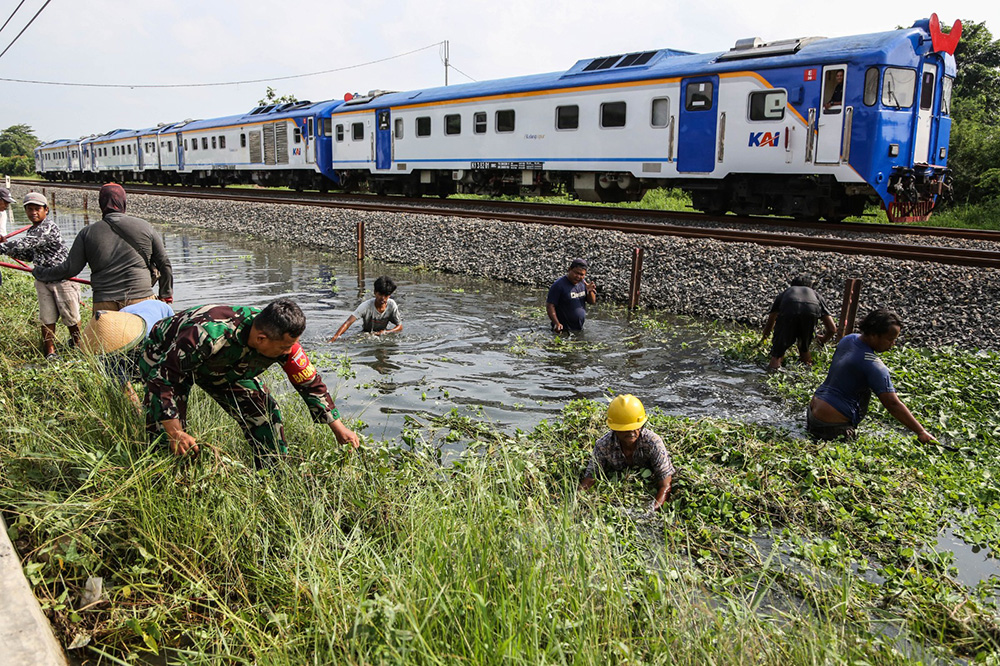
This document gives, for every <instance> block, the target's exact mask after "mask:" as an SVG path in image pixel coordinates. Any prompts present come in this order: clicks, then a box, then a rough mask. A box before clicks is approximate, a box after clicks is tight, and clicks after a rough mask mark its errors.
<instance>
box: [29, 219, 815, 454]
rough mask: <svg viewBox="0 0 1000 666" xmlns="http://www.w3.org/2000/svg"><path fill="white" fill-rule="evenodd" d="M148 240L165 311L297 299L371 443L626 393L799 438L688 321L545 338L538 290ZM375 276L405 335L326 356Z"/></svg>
mask: <svg viewBox="0 0 1000 666" xmlns="http://www.w3.org/2000/svg"><path fill="white" fill-rule="evenodd" d="M19 212H20V214H21V217H23V211H19ZM20 219H21V218H20V217H19V220H18V221H19V222H20ZM92 219H94V218H92ZM56 220H57V222H58V223H59V225H60V228H61V229H62V231H63V234H64V237H65V238H66V241H67V244H70V243H72V239H73V238H74V237H75V235H76V233H77V231H79V229H81V228H82V227H83V225H84V216H83V215H82V214H80V213H75V212H71V211H62V212H59V213H58V214H57V218H56ZM19 226H20V224H18V225H15V227H14V228H18V227H19ZM158 228H159V229H160V230H161V231H162V232H163V235H164V241H165V244H166V247H167V252H168V254H169V255H170V259H171V262H172V264H173V267H174V308H175V309H182V308H187V307H191V306H195V305H203V304H206V303H228V304H241V305H254V306H263V305H265V304H267V303H268V302H270V301H271V300H274V299H275V298H278V297H288V298H292V299H294V300H295V301H296V302H297V303H298V304H299V305H300V306H301V307H302V309H303V311H304V312H305V314H306V318H307V321H308V325H307V328H306V331H305V333H304V335H303V336H302V345H303V347H304V348H305V349H306V351H307V353H308V354H309V355H310V357H311V358H312V359H313V361H314V363H315V364H316V366H317V368H318V369H319V370H320V372H322V374H323V377H324V379H325V380H326V382H327V385H328V386H329V387H330V389H331V391H332V392H335V394H336V401H337V406H338V408H339V409H340V411H341V414H342V415H343V416H344V417H345V418H348V419H353V418H359V419H361V420H363V421H364V422H365V423H366V424H367V425H368V429H367V431H366V432H367V434H368V435H370V436H372V437H373V438H374V439H376V440H383V439H385V440H396V439H397V438H399V437H400V435H401V433H402V431H403V429H404V428H405V427H406V425H405V423H404V419H405V416H406V415H412V416H415V417H417V418H418V419H420V420H423V419H422V418H421V415H438V414H445V413H447V412H449V411H450V410H452V409H453V408H454V409H457V411H458V414H459V415H461V416H477V417H478V418H486V419H489V420H491V421H493V422H495V423H496V424H497V425H498V426H499V427H500V428H503V429H505V430H509V431H513V429H515V428H519V429H521V430H530V429H532V428H533V427H534V426H535V425H536V424H537V423H538V422H539V421H540V420H542V419H551V418H552V417H555V416H557V415H558V414H559V412H560V410H561V409H562V408H563V406H564V405H565V404H566V403H567V402H569V401H570V400H574V399H576V398H592V399H597V400H600V399H603V398H605V396H607V395H608V391H609V390H610V391H614V392H616V393H634V394H635V395H637V396H639V397H640V398H641V399H642V400H643V402H644V404H645V405H646V407H647V408H652V407H654V406H655V407H659V408H660V409H661V410H663V411H664V412H666V413H668V414H677V415H688V416H695V417H698V416H712V417H719V418H734V419H739V420H744V421H752V422H761V423H772V424H778V425H785V426H787V427H789V428H790V429H796V428H798V427H799V426H798V424H797V421H798V420H799V419H798V416H799V415H798V414H797V413H795V414H793V413H791V412H790V411H789V408H788V406H787V405H785V404H784V403H783V402H782V401H781V400H780V399H778V398H777V397H775V396H774V395H771V394H769V393H768V392H767V391H766V390H765V389H764V387H763V383H762V372H761V369H760V368H757V367H755V366H752V365H739V364H735V363H733V362H731V361H725V360H723V359H722V358H721V357H720V356H719V354H718V353H717V352H715V351H714V350H712V349H711V347H710V346H709V341H710V334H709V333H708V331H707V330H706V328H705V326H704V325H702V324H700V323H699V322H696V321H692V320H687V319H680V318H676V319H669V318H668V319H657V320H656V321H655V322H654V326H653V327H650V328H646V327H643V326H642V325H640V324H639V323H638V322H637V321H630V320H629V316H628V314H627V312H626V311H625V310H624V309H622V308H620V307H617V306H603V307H601V306H600V305H599V306H598V307H596V308H593V307H592V308H591V310H590V312H589V314H588V317H587V325H586V327H585V330H584V331H583V332H582V333H580V334H574V335H569V336H566V335H564V336H554V335H553V334H552V333H551V332H550V331H549V328H548V319H547V318H546V317H545V314H544V302H545V295H546V292H545V290H544V289H540V288H531V287H524V286H518V285H512V284H508V283H504V282H499V281H491V280H489V279H485V278H475V277H469V276H461V275H451V274H442V273H436V272H430V271H426V270H417V269H414V268H411V267H407V266H401V265H396V264H393V265H384V264H380V263H378V262H372V261H367V262H365V264H364V268H363V274H359V269H358V264H357V261H356V260H355V258H354V257H353V256H341V255H333V254H327V253H321V252H313V251H309V250H303V249H301V248H292V247H283V246H280V245H275V244H273V243H267V242H259V241H252V240H247V239H244V238H240V237H237V236H234V235H232V234H221V233H215V232H210V231H206V230H202V229H197V228H192V227H180V226H169V225H158ZM87 275H88V274H87V272H84V273H81V275H80V277H87ZM380 275H389V276H391V277H392V278H393V279H394V280H395V282H396V284H397V285H398V290H397V291H396V293H395V294H394V298H395V300H396V302H397V303H398V305H399V309H400V313H401V316H402V320H403V331H402V332H400V333H396V334H392V335H388V336H384V337H379V336H373V335H370V334H365V333H362V332H361V324H360V322H357V323H355V324H354V325H353V326H352V327H351V329H350V330H348V332H347V333H346V334H344V335H343V336H342V337H341V338H340V339H339V340H338V341H337V342H335V343H330V342H327V340H328V339H329V338H330V337H331V336H332V335H333V333H334V332H335V331H336V330H337V328H338V326H340V324H341V323H343V321H344V320H345V319H346V318H347V317H348V316H349V315H350V314H351V312H353V310H354V308H355V307H356V306H357V305H358V303H360V302H361V301H362V300H364V299H366V298H370V297H371V296H372V285H373V283H374V281H375V279H376V278H377V277H379V276H380ZM84 296H85V297H87V296H89V289H85V290H84ZM273 389H274V390H275V391H276V392H280V391H281V390H283V387H280V386H277V385H275V386H273ZM290 444H291V446H294V442H291V443H290Z"/></svg>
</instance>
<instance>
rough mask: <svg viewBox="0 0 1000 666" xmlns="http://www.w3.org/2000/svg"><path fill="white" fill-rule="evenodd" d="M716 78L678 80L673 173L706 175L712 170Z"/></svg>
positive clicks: (716, 90)
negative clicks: (679, 94) (678, 105)
mask: <svg viewBox="0 0 1000 666" xmlns="http://www.w3.org/2000/svg"><path fill="white" fill-rule="evenodd" d="M718 102H719V77H718V76H698V77H692V78H689V79H682V80H681V108H680V112H679V114H678V116H679V118H680V120H679V122H678V130H677V171H680V172H697V173H708V172H711V171H712V170H714V169H715V142H716V137H717V133H718V124H719V123H718V116H719V111H718V107H719V104H718Z"/></svg>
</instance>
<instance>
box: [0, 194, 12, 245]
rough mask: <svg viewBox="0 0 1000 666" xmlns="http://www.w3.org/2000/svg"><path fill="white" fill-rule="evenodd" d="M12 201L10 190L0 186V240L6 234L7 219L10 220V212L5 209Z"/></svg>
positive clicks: (0, 240)
mask: <svg viewBox="0 0 1000 666" xmlns="http://www.w3.org/2000/svg"><path fill="white" fill-rule="evenodd" d="M12 203H14V197H12V196H11V195H10V190H8V189H7V188H6V187H0V242H2V241H3V237H4V236H6V235H7V223H8V221H10V220H12V218H11V215H10V212H9V211H8V210H7V209H8V208H10V204H12Z"/></svg>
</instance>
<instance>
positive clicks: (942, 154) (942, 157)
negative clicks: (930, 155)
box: [938, 148, 948, 160]
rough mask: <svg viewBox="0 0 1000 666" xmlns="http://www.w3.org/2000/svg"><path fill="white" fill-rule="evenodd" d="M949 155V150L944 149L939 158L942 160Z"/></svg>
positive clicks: (939, 152) (939, 153)
mask: <svg viewBox="0 0 1000 666" xmlns="http://www.w3.org/2000/svg"><path fill="white" fill-rule="evenodd" d="M947 154H948V149H947V148H942V149H941V150H940V151H938V156H939V157H940V158H941V159H942V160H943V159H944V156H945V155H947Z"/></svg>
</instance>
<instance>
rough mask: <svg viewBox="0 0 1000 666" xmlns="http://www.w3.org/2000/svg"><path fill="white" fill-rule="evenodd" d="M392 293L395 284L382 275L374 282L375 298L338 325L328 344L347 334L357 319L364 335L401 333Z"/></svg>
mask: <svg viewBox="0 0 1000 666" xmlns="http://www.w3.org/2000/svg"><path fill="white" fill-rule="evenodd" d="M394 291H396V283H395V282H393V281H392V278H390V277H388V276H386V275H383V276H382V277H380V278H379V279H377V280H375V298H369V299H368V300H367V301H364V302H363V303H362V304H361V305H359V306H358V308H357V309H356V310H355V311H354V314H352V315H351V316H350V317H348V318H347V321H345V322H344V323H343V324H341V325H340V328H338V329H337V332H336V333H335V334H334V335H333V337H332V338H330V342H335V341H336V340H337V338H339V337H340V336H341V335H343V334H344V333H346V332H347V329H348V328H350V327H351V324H353V323H354V322H356V321H357V320H359V319H360V320H361V323H362V326H363V329H364V332H365V333H374V334H375V335H384V334H386V333H398V332H399V331H402V330H403V323H402V320H401V319H400V316H399V307H398V306H397V305H396V301H394V300H392V299H391V298H390V296H391V295H392V293H393V292H394ZM390 325H391V326H392V327H391V328H390Z"/></svg>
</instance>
